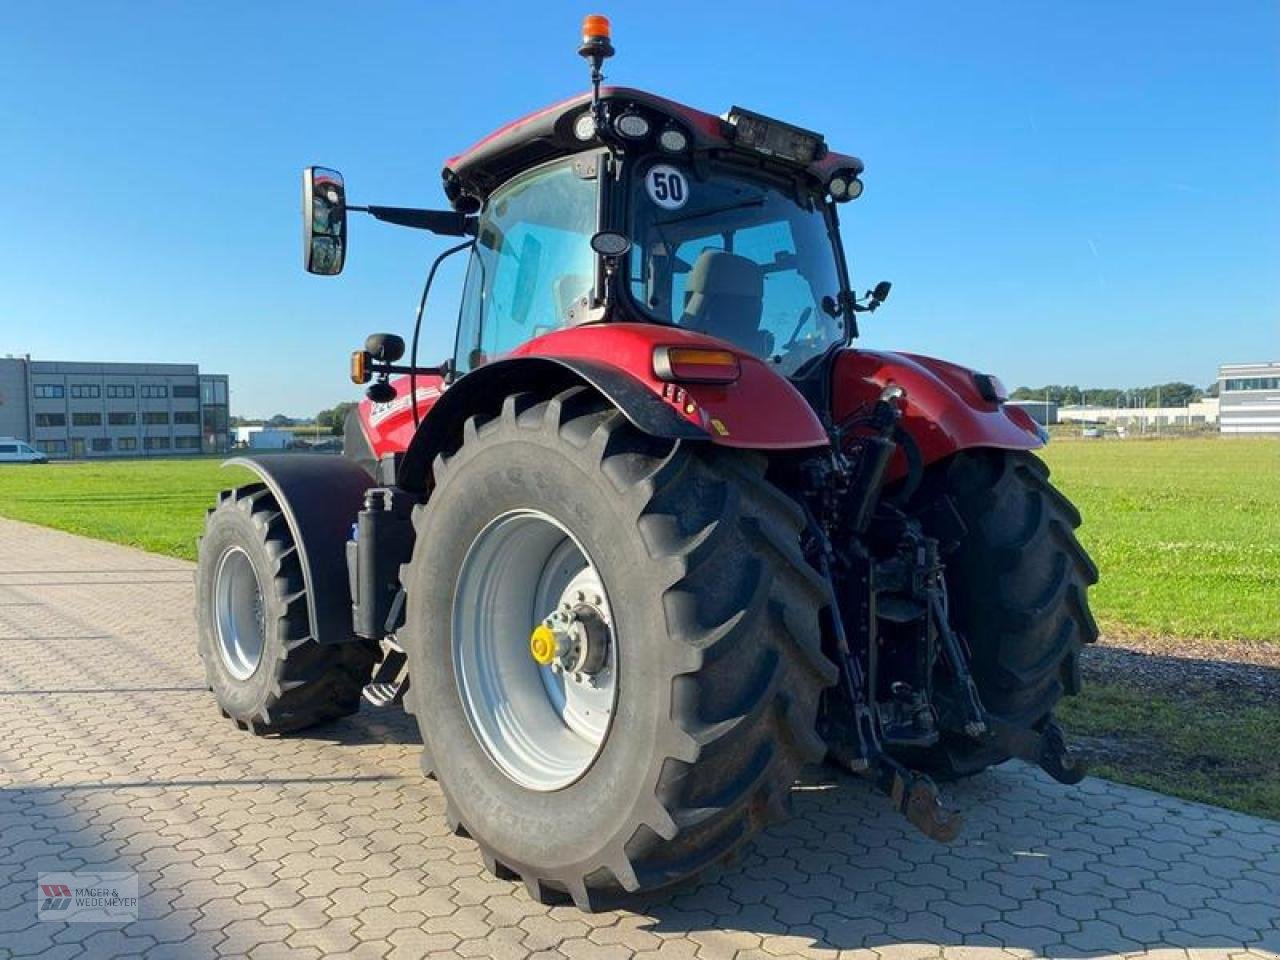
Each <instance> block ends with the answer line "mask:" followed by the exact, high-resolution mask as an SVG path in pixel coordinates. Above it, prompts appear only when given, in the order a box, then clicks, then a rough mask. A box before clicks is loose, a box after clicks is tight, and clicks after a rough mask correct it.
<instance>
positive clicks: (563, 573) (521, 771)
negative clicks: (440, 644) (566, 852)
mask: <svg viewBox="0 0 1280 960" xmlns="http://www.w3.org/2000/svg"><path fill="white" fill-rule="evenodd" d="M575 612H576V613H575ZM556 616H558V617H559V618H560V620H561V621H562V622H563V621H564V619H565V618H566V617H569V618H573V617H575V616H577V617H581V618H582V620H581V621H579V620H576V619H575V620H573V621H572V622H573V624H574V625H575V627H574V629H579V633H577V634H574V635H575V636H580V637H581V638H584V642H585V637H586V631H585V628H577V627H576V624H577V623H579V622H586V621H588V620H589V621H590V623H591V624H592V634H591V637H592V639H591V643H593V644H594V645H595V647H594V652H595V654H596V656H595V657H594V660H595V662H594V663H592V665H591V667H592V668H591V670H590V671H589V672H587V671H582V670H573V669H571V668H570V667H571V664H570V665H569V666H566V663H567V662H568V660H569V659H571V658H566V659H565V660H564V661H562V660H557V661H556V662H554V663H552V664H550V665H546V666H544V665H541V664H539V663H538V662H536V661H535V660H534V658H533V656H532V655H531V654H530V649H529V637H530V632H531V631H532V630H533V628H535V627H536V626H538V625H539V624H542V623H544V622H546V621H547V620H548V618H553V617H556ZM452 620H453V622H452V654H453V663H454V670H455V678H456V681H457V688H458V694H459V697H460V698H461V701H462V707H463V711H464V712H465V713H466V716H467V720H468V722H469V723H470V725H471V729H472V731H473V732H474V733H475V735H476V738H477V740H479V742H480V744H481V745H482V746H483V747H484V750H485V752H486V753H487V754H488V756H489V759H490V760H492V761H493V763H494V764H495V765H496V766H497V767H498V768H499V769H500V770H501V771H502V772H503V773H504V774H506V775H507V776H508V777H509V778H510V779H512V780H514V781H515V782H516V783H518V784H520V785H521V786H523V787H526V788H528V789H530V790H536V791H542V792H545V791H552V790H559V789H562V788H564V787H566V786H569V785H570V784H572V783H574V782H575V781H577V780H578V779H580V778H581V777H582V776H583V775H584V774H585V773H586V772H587V770H588V769H589V768H590V767H591V765H592V763H593V762H594V761H595V759H596V757H598V756H599V754H600V751H601V750H602V749H603V747H604V744H605V741H606V739H607V737H608V732H609V726H610V723H611V721H612V716H613V710H614V705H615V703H616V699H617V686H618V683H617V680H618V655H617V654H618V652H617V640H616V637H615V633H614V629H613V616H612V613H611V611H610V607H609V599H608V593H607V591H606V589H605V584H604V582H603V580H602V578H601V576H600V573H599V570H598V568H597V567H596V565H595V563H594V562H593V561H592V559H591V556H590V554H588V553H587V551H586V550H585V549H584V548H583V546H582V544H581V543H580V542H579V541H578V540H577V539H576V538H575V537H574V536H573V534H571V533H570V532H569V531H568V529H566V528H565V527H564V525H562V524H561V523H560V522H559V521H557V520H556V519H554V518H553V517H551V516H549V515H548V514H545V513H542V512H541V511H537V510H515V511H511V512H508V513H505V514H503V515H502V516H499V517H497V518H496V519H494V520H493V521H492V522H490V523H489V524H488V525H487V526H486V527H485V528H484V530H482V531H481V532H480V534H479V535H478V536H477V537H476V538H475V540H474V541H473V542H472V544H471V547H470V549H469V550H468V551H467V555H466V558H465V560H464V561H463V564H462V569H461V571H460V572H459V576H458V585H457V588H456V590H455V593H454V601H453V618H452Z"/></svg>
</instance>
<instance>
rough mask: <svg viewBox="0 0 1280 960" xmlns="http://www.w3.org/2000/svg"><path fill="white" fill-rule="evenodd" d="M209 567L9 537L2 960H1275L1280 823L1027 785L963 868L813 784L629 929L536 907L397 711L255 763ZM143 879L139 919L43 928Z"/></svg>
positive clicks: (277, 749)
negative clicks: (749, 842) (473, 834)
mask: <svg viewBox="0 0 1280 960" xmlns="http://www.w3.org/2000/svg"><path fill="white" fill-rule="evenodd" d="M191 606H192V578H191V567H190V565H188V564H185V563H180V562H178V561H174V560H169V559H165V558H162V557H156V556H151V555H148V554H145V553H141V552H139V551H135V550H129V549H126V548H123V547H118V546H112V545H109V544H103V543H96V542H92V541H88V540H83V539H80V538H77V537H72V536H69V535H66V534H62V533H57V532H53V531H48V530H43V529H40V528H37V527H33V526H29V525H26V524H20V523H15V522H12V521H5V520H0V958H8V957H28V956H45V957H50V958H72V957H87V958H95V960H96V958H108V957H116V956H119V957H133V956H140V955H141V956H146V957H154V958H160V957H174V958H181V960H193V958H201V957H251V958H253V960H263V958H275V957H288V958H295V957H296V958H310V957H321V956H333V955H342V956H351V957H385V958H388V960H400V958H409V957H422V956H466V957H527V956H545V957H567V958H583V957H589V958H595V957H600V958H612V957H626V956H632V955H640V956H645V957H652V958H702V960H714V958H731V957H738V958H743V960H745V958H774V957H788V956H801V955H813V956H826V957H834V956H837V955H840V956H860V957H866V958H868V960H874V958H875V957H877V956H878V957H879V958H881V960H924V958H933V957H944V958H953V957H954V958H972V960H979V958H985V957H1015V956H1049V957H1094V956H1102V955H1110V954H1125V953H1139V954H1149V955H1150V956H1152V957H1157V956H1158V957H1161V958H1164V957H1168V958H1174V957H1182V958H1187V957H1197V958H1207V957H1223V958H1234V957H1237V956H1255V957H1257V956H1275V955H1276V952H1277V951H1280V824H1277V823H1274V822H1270V821H1266V820H1260V819H1257V818H1253V817H1247V816H1242V815H1239V814H1235V813H1229V812H1226V811H1223V810H1217V809H1214V808H1211V807H1206V806H1200V805H1197V804H1192V803H1184V802H1181V801H1178V800H1173V799H1169V798H1166V797H1162V796H1158V795H1156V794H1153V793H1148V792H1145V791H1142V790H1135V789H1130V788H1127V787H1122V786H1117V785H1114V784H1109V783H1105V782H1103V781H1099V780H1092V779H1090V780H1086V781H1085V782H1084V783H1083V784H1082V785H1080V786H1079V787H1076V788H1068V787H1062V786H1059V785H1058V784H1055V783H1053V782H1052V781H1050V780H1048V779H1047V778H1046V777H1044V776H1043V775H1041V774H1040V773H1039V772H1038V771H1035V770H1031V769H1028V768H1025V767H1005V768H1002V769H1000V770H997V771H993V772H990V773H988V774H985V775H983V776H981V777H978V778H976V779H974V780H972V781H970V782H967V783H965V784H962V785H959V786H957V787H954V788H953V789H952V790H951V791H950V792H951V795H952V798H953V800H954V802H955V803H956V804H957V805H959V806H960V807H962V808H963V809H965V810H966V811H967V812H968V826H967V829H966V831H965V833H964V834H963V836H962V838H961V839H960V841H959V842H957V843H955V844H953V845H951V846H940V845H937V844H934V843H931V842H930V841H928V840H925V839H923V838H922V837H920V836H918V835H917V834H916V833H915V832H914V831H913V830H912V829H911V828H909V827H908V826H907V825H906V824H905V823H904V822H903V821H902V820H901V819H900V818H899V817H897V816H896V815H894V814H892V813H890V812H889V811H888V809H887V807H886V804H885V803H884V802H883V801H882V800H881V799H880V798H879V797H877V796H875V795H874V794H873V793H871V791H870V790H868V788H867V787H866V786H865V785H864V784H863V783H862V782H861V781H859V780H857V779H855V778H852V777H846V776H841V775H839V774H837V773H834V772H832V771H830V770H826V769H822V770H814V771H812V772H811V773H810V774H809V775H808V776H807V777H806V778H805V779H804V780H803V781H802V782H801V783H800V784H798V785H797V787H796V791H795V807H796V813H797V816H796V817H795V819H793V820H791V821H789V822H787V823H785V824H783V825H780V826H778V827H776V828H774V829H772V830H769V831H768V832H766V833H765V834H764V835H762V836H761V837H760V838H759V839H758V840H757V842H756V843H755V844H754V845H753V846H752V847H750V848H749V849H748V852H747V853H745V854H744V855H743V856H742V858H741V859H740V860H739V862H738V863H737V864H736V865H734V866H732V867H728V868H725V869H722V870H719V871H717V872H714V873H713V874H711V875H708V876H706V877H704V878H703V879H702V880H701V881H700V882H698V883H697V884H696V885H692V886H688V887H685V888H683V889H681V890H679V891H678V892H676V893H675V894H673V895H670V896H667V897H665V898H663V899H661V900H657V901H655V902H651V903H648V904H646V905H643V906H638V907H637V909H636V910H634V911H619V912H614V913H603V914H594V915H586V914H581V913H579V912H577V911H576V910H574V909H573V908H571V907H552V908H547V907H544V906H542V905H540V904H537V903H534V902H532V901H531V900H530V899H529V898H528V896H527V895H526V894H525V892H524V890H523V888H521V887H520V886H519V885H517V884H513V883H508V882H506V881H502V880H497V879H494V878H493V877H491V876H489V875H488V874H486V873H485V871H484V868H483V865H482V864H481V861H480V857H479V856H478V854H477V853H476V849H475V847H474V846H473V844H472V843H471V842H470V841H469V840H465V839H461V838H458V837H454V836H453V835H451V834H450V832H449V829H448V827H447V826H446V824H445V820H444V809H443V805H442V803H441V797H440V792H439V790H438V789H437V787H436V785H435V784H434V783H432V782H431V781H428V780H425V779H423V778H422V776H421V775H420V773H419V770H418V738H417V734H416V731H415V729H414V727H413V726H412V724H411V723H410V722H409V719H408V718H406V717H405V716H404V715H403V714H401V713H399V712H375V711H366V712H363V713H362V714H361V715H360V716H359V717H357V718H352V719H349V720H347V721H343V722H339V723H334V724H331V725H328V726H326V727H323V728H321V729H318V730H315V731H312V732H311V733H310V735H308V736H304V737H294V738H290V739H276V740H258V739H254V738H253V737H250V736H249V735H247V734H244V733H241V732H239V731H237V730H235V729H234V728H233V727H232V725H231V724H230V723H228V722H226V721H224V720H223V719H222V718H221V717H220V716H219V715H218V713H217V711H216V709H215V708H214V706H213V704H212V702H211V700H210V697H209V695H208V693H207V692H206V691H205V689H204V684H203V682H202V679H201V672H200V668H199V663H198V661H197V659H196V656H195V653H194V642H193V637H192V631H193V627H192V618H191ZM77 869H99V870H106V869H110V870H131V871H136V872H137V873H138V874H139V893H140V911H141V915H140V918H139V919H138V920H137V921H136V922H131V923H128V924H125V925H116V926H112V925H106V924H63V923H51V922H40V921H37V919H36V897H35V893H36V887H35V878H36V874H37V873H38V872H39V871H54V870H58V871H65V870H77Z"/></svg>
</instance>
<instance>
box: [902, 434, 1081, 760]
mask: <svg viewBox="0 0 1280 960" xmlns="http://www.w3.org/2000/svg"><path fill="white" fill-rule="evenodd" d="M942 498H946V499H948V500H950V505H951V507H953V508H954V510H955V513H956V514H957V515H958V516H959V517H960V519H961V521H962V522H963V524H964V527H965V532H964V535H963V536H962V537H961V538H960V539H959V542H958V543H957V544H954V549H953V550H952V551H951V552H950V553H948V554H947V555H946V556H945V557H944V562H945V564H946V581H947V593H948V598H949V604H950V613H951V625H952V626H953V627H954V628H955V629H956V630H957V631H958V632H959V633H960V634H961V636H962V637H963V638H964V639H965V641H966V642H967V643H968V646H969V650H970V654H971V664H970V666H971V670H972V673H973V678H974V681H975V683H977V686H978V692H979V694H980V695H981V697H982V702H983V705H984V706H985V707H986V709H987V711H988V712H989V713H992V714H994V715H995V716H997V717H999V718H1000V719H1002V720H1006V721H1008V722H1010V723H1013V724H1017V725H1019V726H1026V727H1031V728H1033V729H1036V730H1042V729H1043V728H1044V725H1045V724H1046V723H1047V722H1048V721H1049V720H1050V719H1051V718H1052V715H1053V708H1054V707H1055V706H1056V705H1057V703H1058V701H1059V700H1060V699H1061V698H1062V696H1063V695H1064V694H1066V695H1074V694H1076V693H1078V692H1079V691H1080V686H1081V680H1080V651H1081V649H1082V648H1083V647H1084V645H1085V644H1089V643H1093V642H1094V641H1095V640H1096V639H1097V638H1098V628H1097V625H1096V624H1095V623H1094V620H1093V615H1092V614H1091V613H1090V611H1089V600H1088V596H1087V593H1088V588H1089V587H1090V586H1091V585H1092V584H1094V583H1096V582H1097V580H1098V568H1097V567H1096V566H1095V565H1094V563H1093V561H1092V560H1091V559H1090V558H1089V555H1088V554H1087V553H1086V552H1085V550H1084V547H1082V546H1081V545H1080V541H1079V540H1077V539H1076V535H1075V530H1076V528H1077V527H1078V526H1080V513H1079V512H1078V511H1077V510H1076V508H1075V507H1074V506H1073V505H1072V504H1071V502H1070V501H1069V500H1067V498H1066V497H1064V496H1063V495H1062V494H1061V493H1060V492H1059V491H1058V490H1057V489H1055V488H1054V487H1053V485H1052V484H1051V483H1050V482H1049V468H1048V467H1046V466H1045V465H1044V463H1043V462H1042V461H1041V460H1040V459H1039V458H1037V457H1035V456H1034V455H1032V454H1030V453H1024V452H1021V451H1007V450H990V449H980V450H972V451H965V452H962V453H959V454H957V455H956V456H954V457H953V458H951V460H949V461H948V462H947V463H946V464H944V465H942V466H939V467H938V468H935V470H934V471H933V473H932V475H931V476H929V477H928V478H927V480H926V483H925V484H924V486H923V487H922V489H921V492H920V494H919V495H918V497H917V502H918V503H921V504H923V505H924V506H925V509H924V510H923V511H922V516H923V517H924V518H926V519H925V530H926V532H927V533H931V534H933V535H935V536H938V537H939V538H940V539H941V540H943V541H945V540H946V539H947V538H948V536H949V535H950V534H949V530H948V529H947V528H943V529H932V530H931V529H930V524H929V518H930V517H935V518H936V517H941V516H944V515H945V514H946V513H948V512H949V511H938V510H931V509H928V507H930V506H936V505H937V504H936V501H939V500H941V499H942ZM903 759H904V760H906V761H907V762H909V763H913V764H915V765H917V766H920V767H923V768H924V769H925V770H927V771H928V772H930V773H932V774H933V775H934V776H937V777H938V778H939V779H944V780H954V779H957V778H960V777H965V776H969V775H972V774H975V773H979V772H980V771H982V770H985V769H986V768H987V767H990V766H994V765H996V764H999V763H1003V762H1004V761H1005V760H1007V759H1008V756H1007V755H1006V754H1004V753H1001V752H1000V751H999V750H997V749H995V748H994V747H992V746H991V745H989V744H983V743H980V742H978V741H975V740H973V739H970V738H968V737H965V736H963V735H960V734H955V733H945V734H944V735H943V740H942V742H941V743H940V744H939V745H938V746H937V747H935V748H932V749H931V750H929V751H927V752H924V755H923V756H921V753H920V752H918V751H907V752H906V753H905V755H904V757H903Z"/></svg>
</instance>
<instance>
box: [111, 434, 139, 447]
mask: <svg viewBox="0 0 1280 960" xmlns="http://www.w3.org/2000/svg"><path fill="white" fill-rule="evenodd" d="M116 449H117V450H137V449H138V438H137V437H116Z"/></svg>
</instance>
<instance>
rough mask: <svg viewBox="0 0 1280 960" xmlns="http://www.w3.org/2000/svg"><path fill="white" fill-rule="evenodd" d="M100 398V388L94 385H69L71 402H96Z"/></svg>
mask: <svg viewBox="0 0 1280 960" xmlns="http://www.w3.org/2000/svg"><path fill="white" fill-rule="evenodd" d="M100 396H102V388H101V387H100V386H98V385H97V384H96V383H73V384H72V385H71V399H72V400H96V399H97V398H98V397H100Z"/></svg>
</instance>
